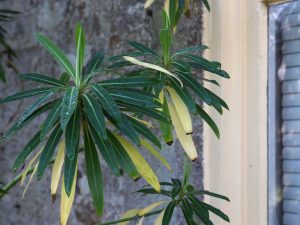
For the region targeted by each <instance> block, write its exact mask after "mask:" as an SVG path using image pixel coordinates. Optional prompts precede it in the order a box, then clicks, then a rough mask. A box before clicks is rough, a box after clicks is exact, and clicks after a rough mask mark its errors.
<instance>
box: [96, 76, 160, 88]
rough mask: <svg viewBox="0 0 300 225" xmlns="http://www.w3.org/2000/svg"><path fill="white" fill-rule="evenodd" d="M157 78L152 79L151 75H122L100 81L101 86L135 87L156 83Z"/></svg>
mask: <svg viewBox="0 0 300 225" xmlns="http://www.w3.org/2000/svg"><path fill="white" fill-rule="evenodd" d="M158 82H159V80H157V79H153V77H145V76H138V77H122V78H117V79H111V80H105V81H102V82H100V83H99V84H101V86H102V87H107V88H117V89H120V88H136V87H148V86H150V85H153V84H157V83H158Z"/></svg>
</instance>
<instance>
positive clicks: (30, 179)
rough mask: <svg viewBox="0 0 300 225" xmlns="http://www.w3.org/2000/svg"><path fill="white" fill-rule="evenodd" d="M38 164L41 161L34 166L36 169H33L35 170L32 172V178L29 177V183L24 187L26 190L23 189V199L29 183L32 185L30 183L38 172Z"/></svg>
mask: <svg viewBox="0 0 300 225" xmlns="http://www.w3.org/2000/svg"><path fill="white" fill-rule="evenodd" d="M38 165H39V163H37V164H36V165H35V166H34V169H33V171H32V174H31V176H30V178H29V181H28V183H27V185H26V187H25V189H24V191H23V195H22V199H23V198H24V196H25V193H26V191H27V188H28V187H29V185H30V183H31V181H32V178H33V177H34V175H35V173H36V171H37V168H38Z"/></svg>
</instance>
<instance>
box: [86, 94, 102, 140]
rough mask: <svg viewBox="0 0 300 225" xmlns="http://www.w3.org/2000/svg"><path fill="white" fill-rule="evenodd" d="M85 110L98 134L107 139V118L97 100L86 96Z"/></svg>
mask: <svg viewBox="0 0 300 225" xmlns="http://www.w3.org/2000/svg"><path fill="white" fill-rule="evenodd" d="M82 99H83V103H84V109H85V112H86V115H87V118H88V119H89V121H90V124H91V125H92V127H93V128H94V129H95V131H96V132H97V133H98V135H99V136H101V137H103V138H104V139H106V137H107V134H106V125H105V118H104V115H103V112H102V108H101V106H100V104H99V103H98V102H97V100H96V99H95V98H94V97H93V96H91V95H88V94H84V95H83V97H82Z"/></svg>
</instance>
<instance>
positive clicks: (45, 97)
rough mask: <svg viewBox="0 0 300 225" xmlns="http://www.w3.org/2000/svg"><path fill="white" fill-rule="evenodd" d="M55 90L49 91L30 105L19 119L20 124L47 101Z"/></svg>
mask: <svg viewBox="0 0 300 225" xmlns="http://www.w3.org/2000/svg"><path fill="white" fill-rule="evenodd" d="M53 94H54V91H49V92H47V93H46V94H45V95H43V96H42V97H40V98H38V100H36V101H35V102H34V103H33V104H32V105H30V106H29V107H28V108H27V109H26V110H25V111H24V112H23V114H22V115H21V118H20V119H19V120H18V125H20V124H21V123H22V122H23V121H24V120H26V119H27V118H28V117H29V116H30V115H31V114H32V113H33V112H34V111H35V110H36V109H38V107H39V106H40V105H42V104H43V103H45V102H46V101H47V100H48V99H49V98H50V97H51V96H52V95H53Z"/></svg>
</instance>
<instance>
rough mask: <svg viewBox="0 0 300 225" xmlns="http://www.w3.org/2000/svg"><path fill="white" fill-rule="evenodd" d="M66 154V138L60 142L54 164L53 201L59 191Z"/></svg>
mask: <svg viewBox="0 0 300 225" xmlns="http://www.w3.org/2000/svg"><path fill="white" fill-rule="evenodd" d="M64 156H65V140H63V141H62V142H61V143H60V144H59V146H58V150H57V155H56V158H55V161H54V164H53V169H52V177H51V185H50V189H51V197H52V203H54V201H55V199H56V191H57V187H58V183H59V179H60V177H61V171H62V167H63V164H64Z"/></svg>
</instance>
